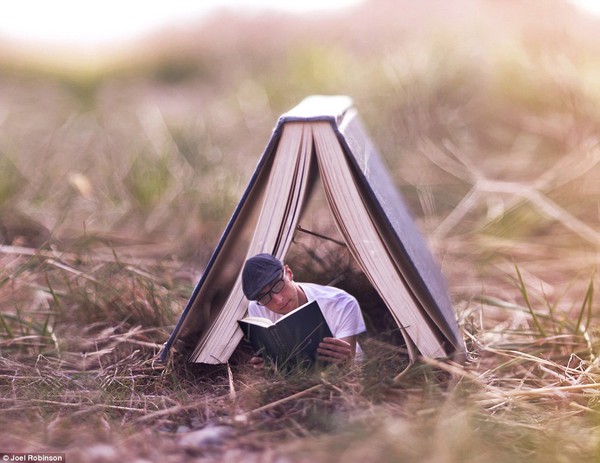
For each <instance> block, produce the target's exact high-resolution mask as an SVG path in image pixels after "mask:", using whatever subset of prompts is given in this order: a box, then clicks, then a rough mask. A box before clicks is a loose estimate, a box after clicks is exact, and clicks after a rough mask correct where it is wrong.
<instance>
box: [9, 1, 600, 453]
mask: <svg viewBox="0 0 600 463" xmlns="http://www.w3.org/2000/svg"><path fill="white" fill-rule="evenodd" d="M413 3H416V2H409V1H406V2H405V1H401V2H396V1H391V0H390V1H384V0H371V1H370V2H368V3H367V4H366V5H364V6H363V7H361V8H360V9H359V10H357V11H349V12H347V13H344V14H343V16H342V17H339V16H334V17H329V16H324V17H316V18H311V17H302V18H299V17H295V18H294V17H285V16H278V17H272V16H256V17H235V16H222V17H220V18H218V20H217V19H215V21H214V22H208V23H205V24H203V25H202V27H198V29H197V30H189V31H186V32H181V33H172V34H165V35H163V36H158V37H156V38H154V39H151V40H148V41H147V42H146V43H145V44H144V45H143V46H142V45H140V47H139V48H135V49H133V50H121V51H120V52H119V53H118V54H117V53H115V55H114V57H113V58H112V59H110V60H104V61H101V62H100V61H98V62H96V63H92V64H89V63H87V64H85V65H84V64H81V63H79V64H78V63H76V62H74V61H73V62H71V61H69V64H68V66H67V65H66V64H65V63H66V62H67V61H64V62H61V61H60V60H55V61H53V60H50V59H43V60H42V59H39V57H38V58H33V57H31V56H25V55H19V54H16V52H14V51H13V50H10V49H8V48H1V47H0V101H1V102H2V103H1V106H0V241H1V242H2V246H1V247H0V424H1V428H2V433H0V453H2V452H40V451H45V452H58V453H65V454H66V457H67V461H69V462H71V463H72V462H74V461H86V462H103V461H107V462H108V461H132V462H137V463H141V462H147V461H157V462H158V461H161V462H163V461H166V462H169V461H173V462H180V461H244V462H246V461H249V462H252V461H257V462H263V461H281V462H287V461H290V462H292V461H293V462H303V461H311V462H321V461H323V462H324V461H328V462H329V461H350V462H352V461H361V462H364V461H369V462H370V461H380V462H388V461H389V462H398V461H407V462H413V461H415V462H416V461H419V462H421V461H427V462H436V463H437V462H505V461H506V462H511V463H514V462H521V461H523V462H538V461H539V462H565V461H586V462H587V461H590V462H594V461H600V370H599V369H598V362H599V360H598V355H599V354H600V341H599V339H598V334H599V333H598V331H599V328H600V323H599V322H598V316H599V315H600V307H599V306H598V302H597V297H596V295H595V288H596V286H597V283H598V275H597V274H596V267H597V265H598V261H599V256H600V254H599V250H600V182H598V178H600V144H599V142H600V110H599V109H598V108H600V90H599V89H600V62H599V61H598V60H597V56H598V53H599V51H600V50H599V48H600V45H598V44H599V43H600V41H599V40H598V39H599V38H600V37H599V35H598V34H599V33H598V32H596V30H600V28H598V21H597V20H593V19H591V18H586V17H582V16H578V15H577V14H576V13H575V12H574V10H572V9H571V7H569V6H568V5H566V4H565V3H562V2H559V1H554V0H551V1H550V0H549V1H548V2H547V3H546V2H545V3H544V5H545V8H544V9H543V10H539V9H535V8H534V6H535V5H533V6H532V5H531V2H510V6H507V5H506V4H504V3H503V2H494V1H481V2H471V1H468V0H464V1H458V2H452V3H451V4H446V3H443V4H442V3H440V2H437V1H426V2H419V6H415V5H414V4H413ZM507 3H508V2H507ZM538 8H539V7H538ZM224 23H226V24H228V30H227V31H225V32H224V31H223V26H222V25H223V24H224ZM167 35H168V40H167ZM0 45H1V43H0ZM309 94H347V95H350V96H351V97H352V98H353V99H354V101H355V104H356V106H357V108H358V110H359V112H360V114H361V116H362V119H363V121H364V122H365V125H366V126H367V128H368V130H369V132H370V135H371V137H372V139H373V141H374V142H375V144H376V145H377V147H378V148H379V150H380V151H381V154H382V156H383V157H384V158H385V160H386V163H387V165H388V166H389V169H390V172H391V174H392V176H393V178H394V179H395V181H396V183H397V185H398V188H399V189H400V190H401V191H402V193H403V194H404V195H405V197H406V199H407V201H408V203H409V205H410V206H411V209H412V211H413V213H414V215H415V218H416V220H417V222H418V225H419V227H420V228H421V230H422V231H423V232H424V234H425V236H426V237H427V239H428V241H429V243H430V245H431V248H432V250H433V251H434V253H435V254H436V257H437V258H438V260H439V262H440V264H441V266H442V270H443V272H444V274H445V276H446V278H447V280H448V285H449V288H450V292H451V295H452V298H453V301H454V305H455V308H456V311H457V315H458V320H459V323H460V327H461V330H462V332H463V334H464V338H465V341H466V343H467V346H468V350H469V360H468V362H467V363H466V364H464V365H457V364H453V363H452V362H442V361H434V360H427V359H423V362H421V363H420V364H418V365H416V366H415V367H414V368H413V369H411V370H409V371H408V372H407V373H406V374H404V375H402V376H401V377H397V376H398V374H399V373H400V372H401V371H402V368H403V366H404V365H403V363H402V362H401V360H400V359H399V358H400V355H399V354H398V353H397V352H394V351H393V350H392V351H390V350H382V351H381V352H378V353H377V355H372V356H370V357H369V358H368V359H367V360H366V361H365V363H364V364H363V365H361V366H358V367H356V368H354V369H351V370H335V369H331V370H328V371H326V372H325V373H323V374H322V375H320V376H316V377H294V378H291V379H284V378H281V377H278V376H276V375H271V374H257V373H256V372H254V371H253V370H251V369H249V368H247V367H246V366H245V365H233V366H231V368H226V367H222V368H200V369H198V368H195V369H194V368H190V367H186V366H185V365H184V364H182V362H181V359H177V358H172V359H170V361H169V362H168V363H167V364H161V363H159V362H157V361H156V359H155V356H156V354H157V352H158V351H159V349H160V347H161V345H162V343H164V341H165V340H166V338H167V337H168V335H169V333H170V332H171V329H172V327H173V325H174V323H175V322H176V320H177V318H178V316H179V314H180V313H181V310H182V308H183V306H184V304H185V302H186V300H187V298H188V296H189V295H190V293H191V291H192V288H193V286H194V284H195V283H196V281H197V279H198V277H199V275H200V274H201V272H202V269H203V266H204V264H205V263H206V261H207V260H208V258H209V256H210V254H211V252H212V249H213V247H214V245H215V244H216V242H217V240H218V238H219V236H220V233H221V232H222V230H223V228H224V226H225V224H226V222H227V220H228V218H229V216H230V214H231V212H232V211H233V207H234V206H235V204H236V202H237V200H238V198H239V196H240V195H241V193H242V192H243V189H244V187H245V185H246V182H247V181H248V179H249V177H250V175H251V173H252V171H253V168H254V166H255V164H256V162H257V160H258V158H259V156H260V154H261V153H262V151H263V149H264V147H265V144H266V143H267V141H268V139H269V137H270V134H271V130H272V128H273V127H274V125H275V123H276V120H277V117H278V116H279V114H281V113H282V112H284V111H286V110H288V109H289V108H291V107H292V106H294V105H295V104H296V103H297V102H298V101H300V100H301V99H302V98H304V97H305V96H306V95H309ZM597 379H598V380H599V381H596V380H597Z"/></svg>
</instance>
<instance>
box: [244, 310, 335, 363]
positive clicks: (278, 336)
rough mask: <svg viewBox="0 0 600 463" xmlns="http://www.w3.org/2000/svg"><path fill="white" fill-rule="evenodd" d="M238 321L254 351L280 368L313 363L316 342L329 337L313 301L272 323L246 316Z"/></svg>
mask: <svg viewBox="0 0 600 463" xmlns="http://www.w3.org/2000/svg"><path fill="white" fill-rule="evenodd" d="M238 324H239V325H240V328H241V329H242V332H243V333H244V337H245V338H246V340H247V341H248V342H249V343H250V345H251V346H252V348H253V349H254V352H256V353H257V354H258V355H263V356H265V357H267V358H269V359H270V360H271V361H272V362H273V364H274V365H275V366H276V367H277V368H284V369H287V368H290V367H292V366H297V365H301V366H302V367H311V366H313V365H314V364H315V362H316V359H317V347H318V346H319V343H320V342H321V341H322V340H323V338H325V337H333V335H332V334H331V330H330V329H329V325H327V321H326V320H325V317H323V313H322V312H321V308H320V307H319V304H318V303H317V301H311V302H308V303H306V304H304V305H301V306H300V307H298V308H297V309H295V310H292V311H291V312H290V313H288V314H285V315H284V316H283V317H281V318H280V319H279V320H277V321H276V322H272V321H271V320H269V319H267V318H262V317H246V318H243V319H242V320H238Z"/></svg>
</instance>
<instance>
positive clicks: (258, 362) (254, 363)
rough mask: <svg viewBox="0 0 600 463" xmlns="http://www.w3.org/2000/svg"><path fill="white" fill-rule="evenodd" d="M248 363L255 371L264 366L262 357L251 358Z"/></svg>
mask: <svg viewBox="0 0 600 463" xmlns="http://www.w3.org/2000/svg"><path fill="white" fill-rule="evenodd" d="M248 363H249V364H250V365H252V366H253V367H254V368H255V369H256V370H258V369H260V368H263V367H264V366H265V359H263V358H262V357H252V358H251V359H250V360H249V361H248Z"/></svg>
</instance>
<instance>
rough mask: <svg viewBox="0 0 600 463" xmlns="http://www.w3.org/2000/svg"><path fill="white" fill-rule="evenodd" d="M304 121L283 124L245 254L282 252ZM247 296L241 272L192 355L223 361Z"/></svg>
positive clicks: (304, 160)
mask: <svg viewBox="0 0 600 463" xmlns="http://www.w3.org/2000/svg"><path fill="white" fill-rule="evenodd" d="M304 128H305V124H303V123H289V124H285V125H284V126H283V133H282V135H281V139H280V141H279V145H278V146H277V151H276V153H275V158H274V160H273V166H272V168H271V173H270V176H269V182H268V185H267V187H266V190H265V194H264V200H263V205H262V209H261V213H260V215H259V218H258V222H257V225H256V228H255V232H254V235H253V238H252V241H251V243H250V245H249V247H248V253H247V256H246V257H251V256H253V255H255V254H258V253H261V252H268V253H272V254H274V255H275V256H277V257H279V258H281V257H282V256H284V255H285V253H286V252H287V249H288V247H289V245H290V243H291V240H292V237H293V233H294V230H295V227H296V224H297V222H298V217H299V216H300V212H301V209H302V203H303V201H304V198H305V193H306V186H307V183H308V172H309V170H310V162H311V154H312V152H311V148H312V141H311V139H310V131H305V130H304ZM247 306H248V301H247V300H246V297H245V296H244V294H243V291H242V282H241V274H240V275H239V276H238V278H237V280H236V282H235V284H234V286H233V289H232V290H231V292H230V294H229V298H228V299H227V301H226V302H225V304H224V305H223V309H222V310H221V311H220V313H219V315H218V317H217V319H216V320H215V322H214V323H213V324H212V325H211V326H210V327H209V329H208V330H207V332H206V333H205V335H204V336H203V337H202V339H201V340H200V342H199V343H198V346H197V347H196V350H195V351H194V353H193V355H192V356H191V360H192V361H195V362H201V363H212V364H216V363H225V362H226V361H227V360H228V359H229V357H230V356H231V354H232V353H233V351H234V350H235V348H236V347H237V345H238V344H239V342H240V340H241V338H242V332H241V331H240V330H239V329H238V325H237V323H236V321H237V320H239V319H241V318H242V317H243V316H244V315H245V314H246V310H247Z"/></svg>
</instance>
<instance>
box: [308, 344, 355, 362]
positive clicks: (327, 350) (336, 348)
mask: <svg viewBox="0 0 600 463" xmlns="http://www.w3.org/2000/svg"><path fill="white" fill-rule="evenodd" d="M317 354H318V359H319V360H324V361H326V362H329V363H344V362H348V361H350V360H352V359H353V358H354V350H353V349H352V346H351V344H350V343H349V342H348V341H344V340H343V339H338V338H323V341H321V342H320V343H319V347H318V348H317Z"/></svg>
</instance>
